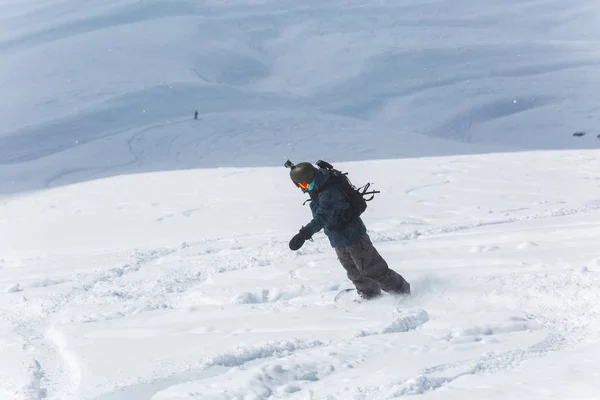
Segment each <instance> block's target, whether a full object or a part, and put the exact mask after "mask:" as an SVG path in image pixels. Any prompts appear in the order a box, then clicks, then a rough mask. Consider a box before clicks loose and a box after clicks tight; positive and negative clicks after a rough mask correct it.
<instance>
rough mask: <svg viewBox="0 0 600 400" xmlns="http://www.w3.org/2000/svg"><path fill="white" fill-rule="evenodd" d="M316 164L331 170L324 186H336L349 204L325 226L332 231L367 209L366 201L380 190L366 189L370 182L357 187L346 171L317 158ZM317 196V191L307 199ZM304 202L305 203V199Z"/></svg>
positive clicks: (344, 225) (314, 199) (340, 227)
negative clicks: (332, 222) (334, 221)
mask: <svg viewBox="0 0 600 400" xmlns="http://www.w3.org/2000/svg"><path fill="white" fill-rule="evenodd" d="M316 164H317V166H318V167H319V168H323V169H327V170H329V171H331V177H330V178H329V180H328V181H327V183H326V185H325V187H327V186H328V185H334V186H336V187H337V188H338V189H339V190H340V191H341V192H342V194H343V195H344V197H345V198H346V201H348V203H349V204H350V208H349V209H348V211H347V212H346V213H345V214H344V215H341V216H340V218H339V220H338V221H337V222H336V223H335V224H332V225H330V226H328V227H327V228H328V229H329V230H332V231H335V230H341V229H344V228H345V227H346V226H347V225H348V224H349V223H350V222H352V221H354V220H355V219H356V218H358V217H360V216H361V214H362V213H364V212H365V210H366V209H367V202H368V201H371V200H373V198H374V197H375V193H380V192H379V191H378V190H372V191H367V190H368V189H369V187H370V186H371V184H370V183H367V184H366V185H364V186H361V187H359V188H357V187H356V186H354V185H353V184H352V182H350V179H349V178H348V173H347V172H342V171H340V170H337V169H335V168H333V166H332V165H331V164H329V163H328V162H326V161H323V160H319V161H317V162H316ZM323 189H324V188H321V190H323ZM368 195H371V197H368V198H367V197H365V196H368ZM317 198H318V193H315V194H314V196H311V198H310V199H308V200H307V201H316V199H317ZM304 203H306V201H305V202H304Z"/></svg>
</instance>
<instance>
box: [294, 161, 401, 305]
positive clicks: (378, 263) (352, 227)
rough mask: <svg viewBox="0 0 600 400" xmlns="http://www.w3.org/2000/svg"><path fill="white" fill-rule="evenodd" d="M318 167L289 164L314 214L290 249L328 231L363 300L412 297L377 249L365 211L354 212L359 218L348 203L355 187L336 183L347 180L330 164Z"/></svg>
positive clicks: (331, 242)
mask: <svg viewBox="0 0 600 400" xmlns="http://www.w3.org/2000/svg"><path fill="white" fill-rule="evenodd" d="M317 165H318V166H319V168H316V167H315V166H313V165H312V164H311V163H308V162H302V163H299V164H296V165H293V164H292V163H291V162H290V161H288V162H287V163H286V167H289V168H291V171H290V178H291V179H292V181H293V182H294V183H295V184H296V186H298V187H299V188H300V189H302V191H303V192H305V193H308V194H309V196H310V199H311V202H310V209H311V211H312V215H313V219H312V221H310V222H309V223H308V224H307V225H306V226H303V227H302V228H301V229H300V232H299V233H298V234H296V235H295V236H294V237H293V238H292V239H291V241H290V243H289V246H290V249H291V250H294V251H296V250H298V249H300V248H301V247H302V246H303V245H304V242H305V241H307V240H309V239H311V238H312V236H313V235H314V234H315V233H317V232H319V231H320V230H321V229H324V233H325V235H327V237H328V238H329V242H330V244H331V246H332V247H333V248H334V250H335V252H336V254H337V257H338V260H339V262H340V263H341V264H342V266H343V267H344V269H345V270H346V272H347V276H348V278H349V279H350V280H351V281H352V283H353V284H354V286H355V287H356V290H357V292H358V294H359V295H360V296H361V297H362V298H364V299H371V298H374V297H377V296H379V295H380V294H381V291H382V290H383V291H385V292H388V293H393V294H403V295H408V294H410V284H409V283H408V282H407V281H406V280H405V279H404V278H403V277H402V276H401V275H400V274H398V273H397V272H395V271H394V270H392V269H390V268H389V267H388V264H387V263H386V261H385V260H384V259H383V258H382V257H381V255H380V254H379V252H378V251H377V249H375V247H374V246H373V243H372V242H371V239H370V238H369V235H368V234H367V228H366V227H365V224H364V223H363V221H362V219H361V217H360V213H361V212H362V211H359V212H358V213H357V212H354V214H358V215H352V213H351V211H352V209H353V207H352V204H351V202H350V201H349V200H348V199H349V198H352V197H349V196H348V193H345V191H348V190H349V189H348V188H350V187H351V186H350V184H348V185H346V186H345V187H344V185H342V184H339V183H338V184H336V182H340V179H345V177H343V176H342V178H339V176H340V175H338V174H336V173H335V172H339V171H337V170H335V169H333V167H331V165H330V164H328V163H325V162H323V161H319V162H317ZM354 190H356V189H354ZM359 201H360V200H359ZM365 204H366V203H365ZM364 208H366V205H364V206H363V210H364Z"/></svg>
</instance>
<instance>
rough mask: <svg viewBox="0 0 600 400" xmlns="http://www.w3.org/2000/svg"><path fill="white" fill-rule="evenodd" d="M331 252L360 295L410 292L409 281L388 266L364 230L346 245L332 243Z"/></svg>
mask: <svg viewBox="0 0 600 400" xmlns="http://www.w3.org/2000/svg"><path fill="white" fill-rule="evenodd" d="M335 252H336V254H337V257H338V260H339V261H340V263H341V264H342V266H343V267H344V269H345V270H346V272H347V275H348V279H350V280H351V281H352V283H353V284H354V286H356V290H357V291H358V293H359V294H360V295H361V296H362V297H365V298H371V297H374V296H377V295H379V294H381V291H382V290H383V291H385V292H388V293H393V294H410V284H409V283H408V282H407V281H406V280H405V279H404V278H403V277H402V275H400V274H398V273H397V272H396V271H394V270H392V269H390V268H389V267H388V264H387V262H386V261H385V260H384V259H383V257H381V255H380V254H379V252H378V251H377V249H376V248H375V247H374V246H373V243H371V238H369V235H368V234H365V235H364V236H363V237H362V238H360V240H358V241H357V242H355V243H353V244H351V245H350V246H343V247H336V248H335Z"/></svg>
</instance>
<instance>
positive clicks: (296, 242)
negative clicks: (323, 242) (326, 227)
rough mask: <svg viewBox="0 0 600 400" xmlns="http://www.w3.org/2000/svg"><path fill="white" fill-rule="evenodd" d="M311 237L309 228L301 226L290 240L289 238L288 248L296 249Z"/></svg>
mask: <svg viewBox="0 0 600 400" xmlns="http://www.w3.org/2000/svg"><path fill="white" fill-rule="evenodd" d="M311 238H312V233H311V232H310V228H309V227H307V226H303V227H302V228H301V229H300V232H298V233H297V234H296V235H294V237H293V238H292V240H290V249H292V250H294V251H296V250H298V249H299V248H300V247H302V245H304V242H306V241H307V240H309V239H311Z"/></svg>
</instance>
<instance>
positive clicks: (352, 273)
mask: <svg viewBox="0 0 600 400" xmlns="http://www.w3.org/2000/svg"><path fill="white" fill-rule="evenodd" d="M351 251H352V246H345V247H336V248H335V253H336V254H337V257H338V260H339V261H340V264H342V267H344V269H345V270H346V274H347V276H348V279H350V281H352V283H353V284H354V286H355V287H356V291H357V292H358V294H359V295H360V296H361V297H363V298H367V299H368V298H372V297H375V296H378V295H380V294H381V289H380V288H379V286H378V285H377V283H375V282H374V281H373V280H372V279H369V278H367V277H366V276H363V275H362V274H361V273H360V272H359V270H358V268H357V267H356V265H355V264H354V259H353V258H352V255H351Z"/></svg>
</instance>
